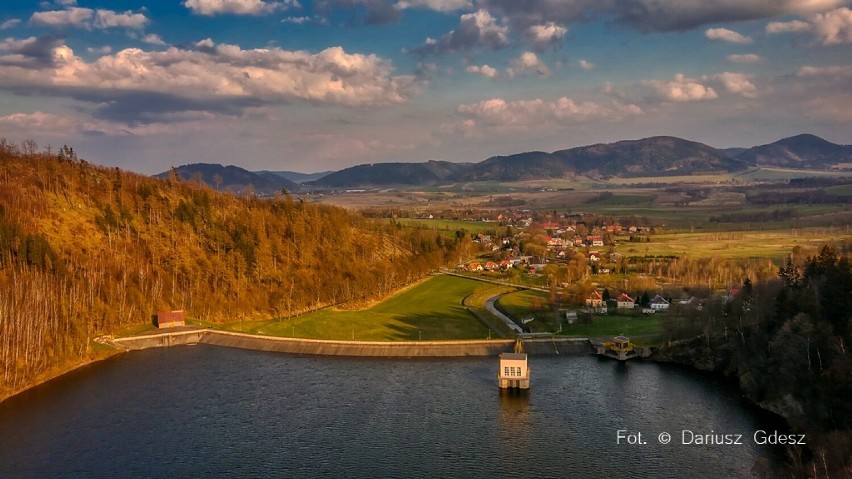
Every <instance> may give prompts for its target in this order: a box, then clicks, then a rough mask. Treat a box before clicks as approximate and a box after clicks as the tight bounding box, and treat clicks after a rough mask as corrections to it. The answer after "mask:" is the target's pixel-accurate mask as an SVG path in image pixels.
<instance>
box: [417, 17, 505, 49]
mask: <svg viewBox="0 0 852 479" xmlns="http://www.w3.org/2000/svg"><path fill="white" fill-rule="evenodd" d="M508 45H509V27H506V26H500V25H498V24H497V20H496V19H495V18H494V17H492V16H491V14H490V13H488V11H486V10H478V11H476V12H474V13H466V14H464V15H462V16H461V18H460V19H459V26H458V27H456V29H455V30H452V31H450V32H449V33H447V34H446V35H444V36H443V37H441V39H440V40H435V39H433V38H427V39H426V42H425V43H424V44H423V45H422V46H420V47H419V48H417V49H415V50H414V51H415V52H419V53H445V52H454V51H463V50H471V49H474V48H489V49H491V50H499V49H501V48H505V47H506V46H508Z"/></svg>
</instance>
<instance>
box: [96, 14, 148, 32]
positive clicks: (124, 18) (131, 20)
mask: <svg viewBox="0 0 852 479" xmlns="http://www.w3.org/2000/svg"><path fill="white" fill-rule="evenodd" d="M147 24H148V18H147V17H146V16H145V15H143V14H141V13H133V12H131V11H129V10H128V11H126V12H124V13H117V12H113V11H111V10H96V11H95V23H94V25H95V28H99V29H106V28H142V27H144V26H145V25H147Z"/></svg>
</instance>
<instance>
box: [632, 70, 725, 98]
mask: <svg viewBox="0 0 852 479" xmlns="http://www.w3.org/2000/svg"><path fill="white" fill-rule="evenodd" d="M644 83H645V84H646V85H647V86H649V87H651V89H652V90H653V91H654V92H655V93H656V94H657V96H658V97H659V98H660V99H662V100H664V101H674V102H688V101H701V100H713V99H715V98H718V97H719V95H718V94H717V93H716V90H714V89H713V88H711V87H709V86H706V85H704V84H702V83H701V82H700V81H699V80H696V79H693V78H689V77H686V76H684V75H683V74H682V73H678V74H677V75H675V77H674V79H672V80H668V81H665V80H648V81H646V82H644Z"/></svg>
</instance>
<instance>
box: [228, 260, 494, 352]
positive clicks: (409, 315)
mask: <svg viewBox="0 0 852 479" xmlns="http://www.w3.org/2000/svg"><path fill="white" fill-rule="evenodd" d="M489 286H490V285H487V284H484V283H480V282H477V281H472V280H467V279H463V278H456V277H452V276H443V275H442V276H435V277H432V278H430V279H429V280H427V281H425V282H424V283H421V284H419V285H417V286H416V287H413V288H411V289H409V290H406V291H403V292H401V293H399V294H397V295H395V296H392V297H390V298H388V299H387V300H385V301H382V302H381V303H378V304H376V305H374V306H372V307H370V308H367V309H363V310H357V311H344V310H338V309H333V308H328V309H323V310H320V311H315V312H313V313H308V314H304V315H302V316H297V317H294V318H290V319H278V320H274V321H269V322H265V323H262V324H252V325H251V328H250V331H251V332H255V333H260V334H269V335H273V336H285V337H297V338H312V339H338V340H352V339H353V338H354V339H355V340H359V341H399V340H421V339H422V340H423V341H427V340H446V339H484V338H487V337H488V332H489V330H488V328H486V327H485V325H483V324H482V322H480V321H479V320H478V319H477V318H476V317H475V316H474V315H473V314H471V313H470V312H469V311H468V310H467V309H465V306H464V305H463V304H462V300H463V299H464V298H465V297H467V296H468V295H470V294H471V293H473V292H474V291H476V290H477V289H481V288H487V287H489ZM231 326H234V325H231ZM234 329H239V328H234Z"/></svg>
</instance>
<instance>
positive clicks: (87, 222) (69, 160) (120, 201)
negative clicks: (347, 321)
mask: <svg viewBox="0 0 852 479" xmlns="http://www.w3.org/2000/svg"><path fill="white" fill-rule="evenodd" d="M468 241H469V240H468ZM458 243H459V242H458V241H457V242H453V241H450V240H447V239H443V238H441V237H439V236H438V235H437V233H435V232H429V231H425V230H416V229H401V228H399V227H397V226H395V225H394V224H391V223H387V222H378V221H375V220H369V219H365V218H363V217H361V216H359V215H357V214H354V213H351V212H347V211H345V210H343V209H341V208H336V207H329V206H321V205H312V204H308V203H304V202H302V201H301V200H299V199H294V198H292V197H290V196H286V195H280V196H278V197H275V198H272V199H258V198H256V197H254V196H241V197H237V196H233V195H227V194H222V193H218V192H216V191H214V190H213V189H211V188H208V187H206V186H203V185H200V184H196V183H192V182H186V181H182V180H180V179H178V178H177V177H173V178H170V179H167V180H159V179H154V178H150V177H146V176H142V175H137V174H133V173H129V172H124V171H120V170H118V169H109V168H104V167H99V166H94V165H91V164H88V163H87V162H86V161H84V160H82V159H80V158H78V157H77V154H76V153H75V152H74V150H73V149H72V148H68V147H62V148H60V149H59V151H58V152H56V151H54V150H53V149H51V151H45V152H40V151H38V148H37V146H35V142H32V144H26V145H24V148H21V147H17V146H16V145H14V144H11V143H9V142H6V141H5V140H3V141H2V142H0V365H1V366H2V373H0V374H2V375H0V398H2V397H4V396H6V395H8V394H9V393H11V392H12V391H15V390H19V389H21V388H22V387H26V386H27V385H29V384H31V383H32V382H33V381H35V380H36V379H37V378H38V377H39V376H40V375H43V374H45V373H46V372H49V371H51V370H54V371H56V370H62V369H63V368H65V367H67V365H68V364H71V363H73V362H79V361H81V360H85V359H86V358H87V357H88V356H89V355H90V354H92V351H91V344H92V342H91V341H92V339H93V338H94V337H96V336H97V335H100V334H109V333H110V332H112V331H115V330H116V329H118V328H121V327H123V326H127V325H131V324H139V323H145V322H149V321H150V318H151V316H152V315H153V314H155V313H156V312H157V311H159V310H163V309H184V310H186V311H187V313H188V315H189V316H190V317H193V318H197V319H202V320H205V321H233V320H236V319H238V318H241V317H271V316H287V315H293V314H297V313H299V312H302V311H305V310H309V309H313V308H317V307H322V306H327V305H332V304H344V303H353V302H356V303H357V302H364V301H369V300H370V299H374V298H376V297H379V296H382V295H385V294H387V293H388V292H390V291H392V290H394V289H396V288H399V287H400V286H403V285H405V284H408V283H410V282H412V281H414V280H416V279H418V278H421V277H422V276H423V275H424V274H427V273H428V272H429V271H430V270H431V269H434V268H436V267H439V266H441V265H442V264H443V263H444V262H445V260H446V259H447V258H454V257H455V256H456V255H455V254H454V250H455V248H456V247H457V246H458Z"/></svg>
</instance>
